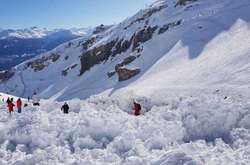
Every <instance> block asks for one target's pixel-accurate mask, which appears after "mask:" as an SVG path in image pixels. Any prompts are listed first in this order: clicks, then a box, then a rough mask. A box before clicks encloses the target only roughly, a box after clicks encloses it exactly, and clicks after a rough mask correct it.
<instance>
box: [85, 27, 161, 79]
mask: <svg viewBox="0 0 250 165" xmlns="http://www.w3.org/2000/svg"><path fill="white" fill-rule="evenodd" d="M157 28H158V26H154V27H146V28H144V29H142V30H140V31H139V32H137V33H135V34H134V35H133V36H132V37H131V38H130V40H124V39H114V40H112V41H110V42H108V43H107V44H104V45H100V46H98V47H95V48H92V49H90V50H88V51H86V52H84V53H83V55H82V56H81V70H80V75H82V74H83V73H84V72H86V71H87V70H89V69H90V68H91V67H93V66H94V65H96V64H100V63H102V62H104V61H107V60H108V59H109V58H110V57H115V56H117V55H118V54H121V53H123V52H126V51H127V50H128V49H129V48H130V47H131V45H132V51H135V50H138V49H137V48H139V46H140V44H142V43H144V42H146V41H148V40H150V39H151V38H152V37H153V33H154V32H155V31H156V29H157Z"/></svg>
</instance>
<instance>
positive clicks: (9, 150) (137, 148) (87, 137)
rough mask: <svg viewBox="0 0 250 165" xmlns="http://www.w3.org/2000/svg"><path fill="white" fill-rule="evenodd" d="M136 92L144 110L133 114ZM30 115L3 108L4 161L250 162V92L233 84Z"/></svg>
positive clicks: (23, 164)
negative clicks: (227, 87)
mask: <svg viewBox="0 0 250 165" xmlns="http://www.w3.org/2000/svg"><path fill="white" fill-rule="evenodd" d="M132 98H136V99H137V101H139V102H140V103H141V104H142V110H143V115H141V116H139V117H135V116H133V115H131V102H132ZM62 104H63V103H60V102H54V101H52V100H43V101H42V102H41V107H38V108H35V107H32V105H30V104H29V106H28V107H26V108H24V110H23V113H22V114H17V113H16V112H15V113H14V114H12V116H9V114H7V112H6V110H5V104H3V103H1V108H0V110H1V111H0V135H1V136H0V164H1V165H12V164H13V165H27V164H28V165H33V164H38V165H47V164H53V165H62V164H67V165H77V164H79V165H82V164H88V165H105V164H107V165H108V164H110V165H111V164H113V165H119V164H123V165H204V164H208V165H223V164H224V165H231V164H232V165H235V164H249V163H250V156H249V152H250V131H249V128H250V111H249V109H250V102H249V96H247V95H238V94H234V93H228V92H227V91H221V90H216V91H204V90H203V91H199V90H197V91H195V92H193V91H182V92H180V91H173V90H172V91H171V90H169V91H168V93H161V92H158V93H157V94H155V95H151V96H148V97H144V96H139V95H134V94H133V93H132V92H126V93H123V94H121V95H117V96H115V97H104V96H101V95H99V96H93V97H91V98H90V99H87V100H85V101H80V100H71V101H70V102H69V105H70V113H69V114H68V115H65V114H62V112H61V111H60V106H61V105H62Z"/></svg>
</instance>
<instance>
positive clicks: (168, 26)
mask: <svg viewBox="0 0 250 165" xmlns="http://www.w3.org/2000/svg"><path fill="white" fill-rule="evenodd" d="M181 22H182V20H179V21H176V22H171V23H168V24H166V25H164V26H163V27H161V28H160V29H159V31H158V34H162V33H165V32H166V31H168V30H169V29H171V28H174V27H176V26H178V25H180V24H181Z"/></svg>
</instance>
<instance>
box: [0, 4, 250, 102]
mask: <svg viewBox="0 0 250 165" xmlns="http://www.w3.org/2000/svg"><path fill="white" fill-rule="evenodd" d="M249 9H250V7H249V1H248V0H241V1H234V0H220V1H218V0H212V1H201V0H197V1H191V0H190V1H177V0H159V1H156V2H155V3H153V4H152V5H151V6H149V7H148V8H146V9H144V10H141V11H139V12H138V13H137V14H136V15H134V16H133V17H131V18H129V19H127V20H125V21H123V22H121V23H120V24H118V25H117V26H114V27H112V28H109V29H108V30H106V29H105V28H104V30H99V31H97V32H95V33H94V35H92V36H90V37H88V38H82V39H77V40H74V41H70V42H68V43H65V44H63V45H61V46H59V47H57V48H55V49H53V50H52V51H50V52H47V53H44V54H41V55H40V56H38V57H36V58H34V59H31V60H29V61H27V62H25V63H23V64H21V65H18V66H17V67H15V69H14V70H11V71H8V72H2V73H1V77H2V84H1V88H0V89H1V91H3V92H8V93H11V94H15V95H18V96H24V97H28V96H31V95H32V93H33V92H37V93H39V94H40V96H41V97H43V98H50V97H52V96H53V97H54V98H55V99H58V100H65V99H71V98H81V99H84V98H87V97H89V96H91V95H93V94H99V93H102V92H107V93H109V94H112V93H114V92H116V91H121V90H123V89H124V90H128V89H131V90H132V89H136V91H137V92H142V93H152V92H153V93H154V92H156V91H161V90H162V89H168V88H172V87H175V88H177V87H178V88H210V87H213V88H220V87H223V88H230V89H238V88H244V89H249V82H250V77H249V76H248V75H249V68H250V63H249V61H250V47H249V44H247V43H249V42H250V37H249V35H250V31H249V20H250V15H249ZM99 29H102V27H99Z"/></svg>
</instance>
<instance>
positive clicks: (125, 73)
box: [117, 68, 141, 81]
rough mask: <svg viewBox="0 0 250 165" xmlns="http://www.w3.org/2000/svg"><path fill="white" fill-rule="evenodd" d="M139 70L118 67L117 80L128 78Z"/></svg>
mask: <svg viewBox="0 0 250 165" xmlns="http://www.w3.org/2000/svg"><path fill="white" fill-rule="evenodd" d="M140 71H141V70H140V69H127V68H118V70H117V73H118V78H119V79H118V80H119V81H125V80H129V79H131V78H132V77H134V76H136V75H137V74H139V73H140Z"/></svg>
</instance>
